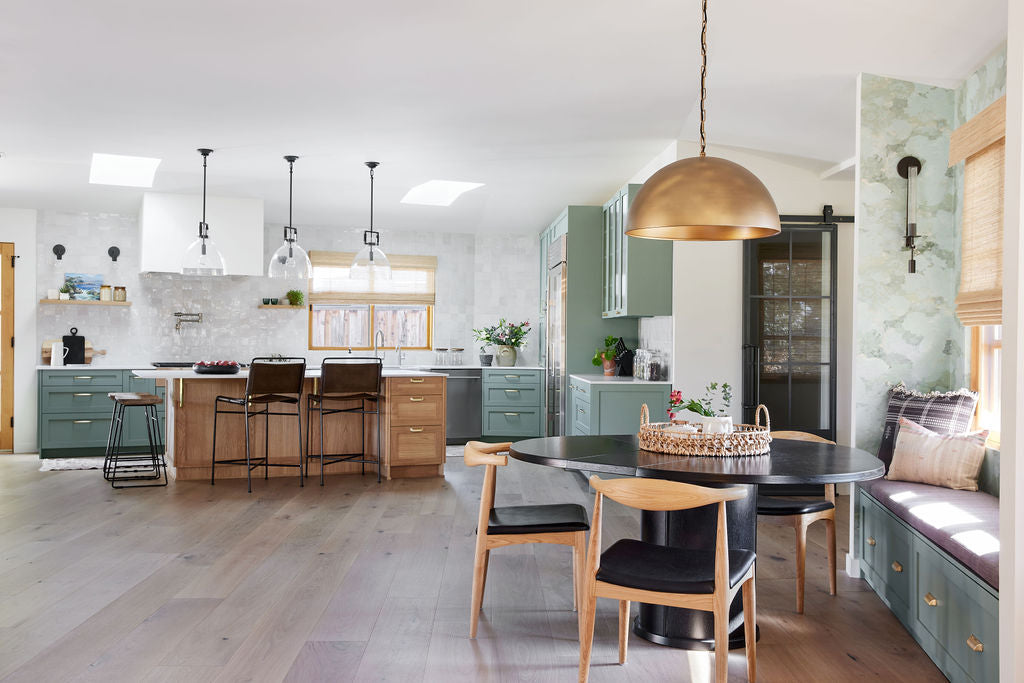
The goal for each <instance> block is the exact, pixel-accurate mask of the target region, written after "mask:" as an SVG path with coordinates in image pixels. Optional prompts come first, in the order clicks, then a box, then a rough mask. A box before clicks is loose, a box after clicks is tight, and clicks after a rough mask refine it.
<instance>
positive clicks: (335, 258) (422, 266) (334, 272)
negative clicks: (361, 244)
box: [309, 251, 437, 305]
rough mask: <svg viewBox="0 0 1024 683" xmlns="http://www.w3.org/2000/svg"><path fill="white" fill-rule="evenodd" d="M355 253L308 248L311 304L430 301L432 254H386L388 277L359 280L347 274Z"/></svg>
mask: <svg viewBox="0 0 1024 683" xmlns="http://www.w3.org/2000/svg"><path fill="white" fill-rule="evenodd" d="M355 256H356V255H355V254H354V253H351V252H343V251H311V252H309V260H310V262H311V263H312V264H313V277H311V278H310V280H309V302H310V303H312V304H367V303H369V304H427V305H433V304H434V298H435V290H434V282H435V273H436V272H437V257H436V256H403V255H401V254H389V255H388V261H389V262H390V263H391V279H390V280H382V279H375V278H374V277H373V276H372V274H371V276H370V279H367V280H360V279H355V278H352V277H350V275H349V266H351V265H352V259H354V258H355Z"/></svg>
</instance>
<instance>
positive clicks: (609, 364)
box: [590, 335, 619, 377]
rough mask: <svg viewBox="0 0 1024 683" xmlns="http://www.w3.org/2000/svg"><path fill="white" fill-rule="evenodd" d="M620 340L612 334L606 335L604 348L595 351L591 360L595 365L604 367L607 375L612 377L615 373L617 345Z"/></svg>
mask: <svg viewBox="0 0 1024 683" xmlns="http://www.w3.org/2000/svg"><path fill="white" fill-rule="evenodd" d="M618 341H619V340H618V339H616V338H615V337H612V336H610V335H609V336H607V337H605V338H604V348H601V349H597V350H596V351H594V358H593V359H592V360H591V361H590V362H591V363H593V364H594V365H599V366H601V367H602V368H603V369H604V375H605V377H612V376H614V375H615V345H616V344H617V343H618Z"/></svg>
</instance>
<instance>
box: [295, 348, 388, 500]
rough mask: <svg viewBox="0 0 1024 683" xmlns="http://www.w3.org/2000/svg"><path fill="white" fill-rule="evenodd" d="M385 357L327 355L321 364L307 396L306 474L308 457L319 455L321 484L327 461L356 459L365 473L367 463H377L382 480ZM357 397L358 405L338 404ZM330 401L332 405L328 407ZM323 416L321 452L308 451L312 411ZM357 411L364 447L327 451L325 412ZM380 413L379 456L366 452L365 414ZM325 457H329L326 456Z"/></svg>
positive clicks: (346, 413)
mask: <svg viewBox="0 0 1024 683" xmlns="http://www.w3.org/2000/svg"><path fill="white" fill-rule="evenodd" d="M382 369H383V361H382V360H381V359H380V358H372V357H367V358H361V357H355V356H343V357H340V358H325V359H324V360H323V363H322V364H321V365H320V387H319V391H316V390H314V392H313V393H311V394H309V396H308V397H307V398H306V476H309V461H310V459H311V458H316V457H319V458H320V485H321V486H323V485H324V465H333V464H334V463H338V462H357V463H359V464H360V469H361V470H362V473H363V474H365V473H366V465H367V464H373V465H376V466H377V483H378V484H379V483H380V454H381V442H380V438H381V436H380V399H381V370H382ZM356 401H358V403H359V405H357V406H352V405H349V407H339V404H343V403H348V404H351V403H353V402H356ZM328 403H330V404H331V405H332V406H333V407H327V405H326V404H328ZM314 411H315V412H317V413H318V414H319V416H320V453H319V454H314V453H310V452H309V432H310V431H311V429H312V425H313V422H312V421H311V418H312V414H313V412H314ZM338 414H343V415H358V416H359V443H360V444H361V445H362V449H361V450H360V451H358V452H355V453H327V454H326V455H325V454H324V416H325V415H338ZM367 415H376V416H377V424H376V427H377V457H376V458H370V457H368V456H367V455H366V421H365V420H366V416H367ZM325 458H328V459H327V460H325Z"/></svg>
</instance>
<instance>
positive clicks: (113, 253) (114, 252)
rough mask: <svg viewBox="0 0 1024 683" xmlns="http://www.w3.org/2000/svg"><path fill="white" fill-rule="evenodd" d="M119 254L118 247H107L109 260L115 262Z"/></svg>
mask: <svg viewBox="0 0 1024 683" xmlns="http://www.w3.org/2000/svg"><path fill="white" fill-rule="evenodd" d="M120 255H121V250H120V249H118V248H117V247H111V248H110V249H107V256H109V257H110V260H111V261H113V262H114V263H117V257H118V256H120Z"/></svg>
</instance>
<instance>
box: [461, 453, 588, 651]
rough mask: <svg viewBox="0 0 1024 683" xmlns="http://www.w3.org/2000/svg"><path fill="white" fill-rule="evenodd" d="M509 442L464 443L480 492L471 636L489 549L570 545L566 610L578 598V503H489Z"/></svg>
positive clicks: (581, 547)
mask: <svg viewBox="0 0 1024 683" xmlns="http://www.w3.org/2000/svg"><path fill="white" fill-rule="evenodd" d="M511 446H512V444H511V443H481V442H479V441H470V442H469V443H467V444H466V450H465V458H464V460H465V463H466V465H468V466H470V467H476V466H477V465H484V466H485V467H486V470H485V471H484V486H483V491H482V493H481V494H480V514H479V516H478V517H477V525H476V553H475V555H474V559H473V604H472V607H471V611H470V617H469V637H470V638H476V627H477V622H478V621H479V618H480V610H481V609H482V607H483V601H484V586H485V584H486V582H487V561H488V559H489V558H490V555H491V550H492V549H493V548H500V547H502V546H506V545H515V544H518V543H553V544H555V545H567V546H571V547H572V608H573V609H574V610H575V609H576V608H577V605H578V604H579V600H580V590H581V585H582V582H581V581H580V577H581V576H582V573H583V559H584V556H585V555H586V550H587V529H589V528H590V525H589V524H588V523H587V511H586V509H584V507H583V506H582V505H576V504H575V503H560V504H551V505H516V506H513V507H497V508H496V507H494V490H495V484H496V480H497V470H498V468H499V467H504V466H505V465H507V464H508V456H507V455H503V453H507V452H508V449H509V447H511Z"/></svg>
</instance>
